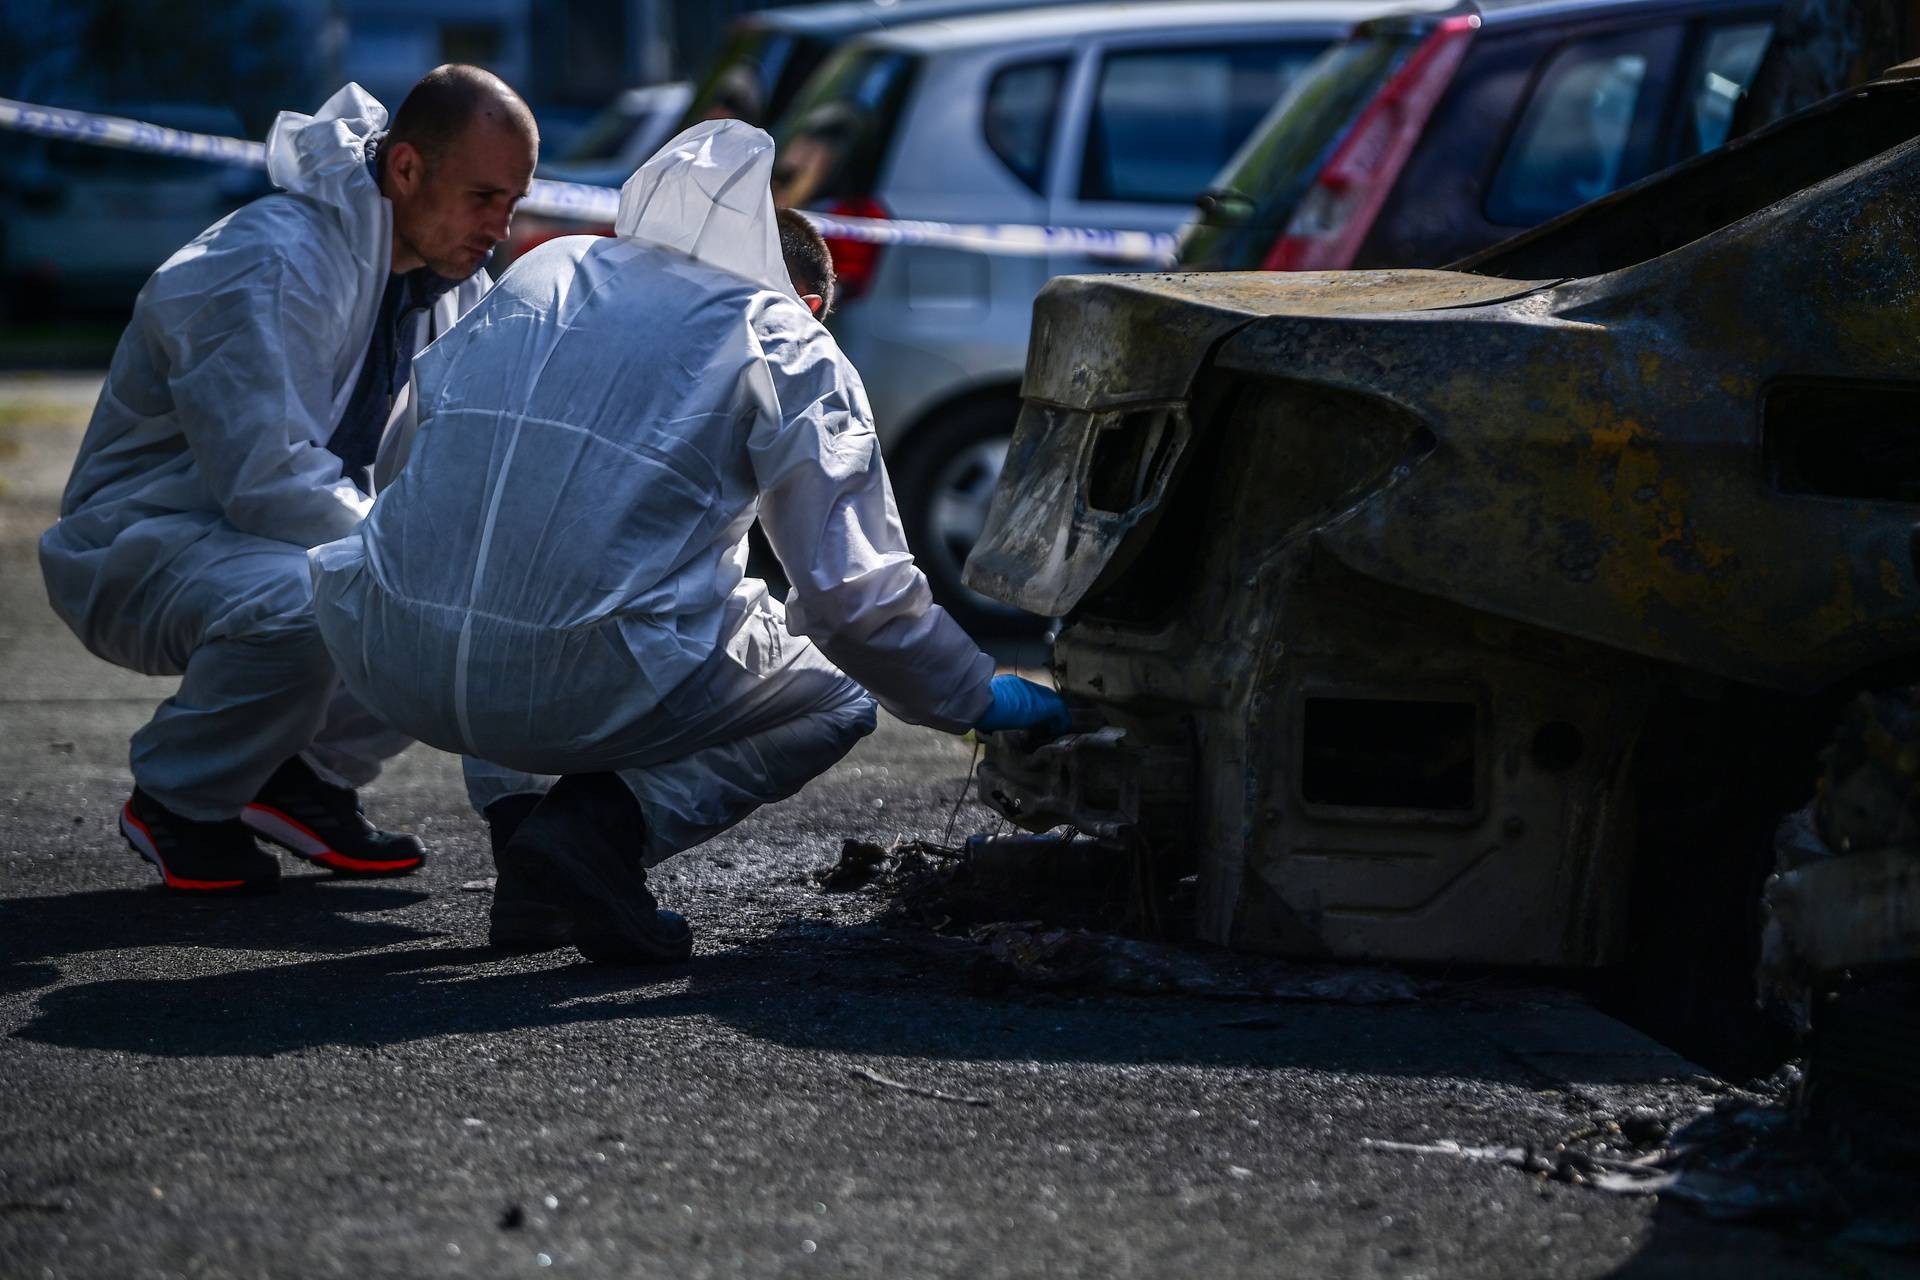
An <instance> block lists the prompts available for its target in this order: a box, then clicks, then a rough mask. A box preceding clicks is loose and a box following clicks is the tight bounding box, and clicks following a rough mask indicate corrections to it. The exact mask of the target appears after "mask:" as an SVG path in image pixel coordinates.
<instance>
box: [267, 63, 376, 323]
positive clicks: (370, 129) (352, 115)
mask: <svg viewBox="0 0 1920 1280" xmlns="http://www.w3.org/2000/svg"><path fill="white" fill-rule="evenodd" d="M386 127H387V109H386V108H385V107H383V106H381V105H380V103H379V102H378V101H376V100H375V99H374V97H373V95H372V94H370V93H368V92H367V91H366V90H365V89H362V88H361V87H360V86H359V85H357V84H353V83H348V84H346V85H345V86H343V87H342V88H341V89H340V90H339V91H338V92H336V93H335V94H334V95H333V96H332V97H331V98H328V99H327V100H326V102H324V103H323V104H321V107H320V110H319V111H317V112H316V113H314V114H313V115H305V114H303V113H301V112H298V111H282V112H281V113H280V114H279V115H278V116H275V117H274V121H273V128H272V129H271V130H269V131H268V133H267V177H268V178H269V179H270V180H271V181H272V182H273V185H274V186H276V187H279V188H280V189H281V190H282V191H289V192H292V193H293V194H294V195H297V196H306V197H307V198H308V199H310V200H317V201H319V202H320V203H321V204H324V205H328V206H330V207H332V208H334V209H337V210H339V211H340V212H341V213H342V214H343V215H345V219H346V221H347V223H348V225H349V227H350V229H351V232H352V234H350V235H349V237H348V242H349V244H350V245H351V246H352V249H353V253H354V257H355V259H356V261H358V262H360V264H361V265H362V266H363V267H368V266H378V267H379V268H380V269H381V271H382V272H385V271H386V270H388V269H390V266H391V263H392V253H393V219H392V217H391V216H390V215H389V214H388V213H387V210H386V207H385V202H384V200H383V199H382V198H381V195H380V188H379V185H378V184H377V183H375V182H374V179H373V174H372V172H371V171H370V170H369V169H368V167H367V147H368V144H369V143H370V142H372V140H373V138H374V136H375V135H376V134H379V133H381V132H383V131H384V130H385V129H386ZM382 283H383V284H384V281H383V282H382ZM374 303H375V305H376V306H377V305H378V303H379V295H378V294H377V293H376V294H375V295H374Z"/></svg>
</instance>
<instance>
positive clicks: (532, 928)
mask: <svg viewBox="0 0 1920 1280" xmlns="http://www.w3.org/2000/svg"><path fill="white" fill-rule="evenodd" d="M539 803H540V796H539V795H538V793H535V792H526V793H522V794H517V795H510V796H502V797H500V799H498V800H495V801H494V802H493V803H492V804H490V805H488V806H487V809H486V819H487V839H488V840H489V841H490V842H491V843H492V845H493V865H494V869H495V872H496V873H497V874H496V875H495V877H494V882H493V907H492V909H491V910H490V911H489V912H488V914H487V941H488V942H490V943H492V944H493V945H494V946H496V947H499V948H501V949H502V950H506V951H552V950H553V949H554V948H555V947H564V946H566V945H567V944H568V943H570V942H572V941H573V917H572V916H571V915H569V914H568V913H567V909H566V908H565V907H562V906H560V905H558V904H557V903H553V902H548V901H546V900H544V899H542V898H540V897H539V896H538V895H536V894H535V893H534V892H533V890H532V889H531V888H530V887H528V885H527V881H526V877H524V876H522V875H520V874H519V873H518V872H516V871H513V870H510V869H509V868H508V865H507V863H506V861H505V860H504V859H503V858H502V857H501V856H500V855H501V852H502V851H503V850H504V849H505V848H506V847H507V842H508V841H509V840H511V839H513V835H514V832H516V831H518V830H519V829H520V824H521V823H522V822H524V821H526V818H527V815H528V814H530V813H532V812H533V810H534V808H535V807H536V806H537V805H538V804H539Z"/></svg>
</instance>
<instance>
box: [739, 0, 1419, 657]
mask: <svg viewBox="0 0 1920 1280" xmlns="http://www.w3.org/2000/svg"><path fill="white" fill-rule="evenodd" d="M1448 3H1450V0H1429V3H1426V4H1420V3H1417V2H1416V3H1413V4H1412V5H1411V6H1410V4H1409V3H1408V0H1398V2H1397V3H1396V2H1394V0H1266V2H1257V0H1220V2H1215V3H1166V2H1161V3H1124V4H1110V5H1103V6H1099V7H1097V8H1096V7H1078V8H1067V7H1056V8H1043V9H1032V10H1025V11H1021V12H1018V13H1007V14H994V15H987V16H974V17H967V18H957V19H949V20H943V21H937V22H920V23H914V24H912V25H908V26H902V27H896V28H894V29H892V30H888V31H881V32H874V33H871V34H869V35H866V36H862V37H860V38H859V39H857V40H854V41H852V42H850V43H849V44H847V45H846V46H844V47H843V48H842V49H841V50H840V51H838V52H837V53H836V54H835V55H834V56H832V57H831V58H829V59H828V60H827V61H826V62H825V63H823V64H822V65H821V67H820V69H819V70H818V71H817V72H815V74H814V76H813V77H812V78H811V79H810V80H809V81H808V83H807V85H806V86H805V87H804V88H803V89H802V90H801V92H800V94H799V96H798V97H797V98H796V99H795V101H794V105H793V107H792V108H791V110H790V111H789V113H788V114H787V116H786V117H785V119H784V120H783V121H782V123H781V124H780V125H779V126H778V127H777V128H776V135H777V137H778V141H779V143H780V159H779V161H778V165H777V168H776V171H775V178H774V181H775V195H776V197H777V198H778V199H779V200H780V202H781V203H783V204H794V205H797V206H799V207H801V208H806V209H812V210H817V211H820V212H827V213H839V214H845V215H853V216H861V217H873V218H891V219H912V220H920V219H925V220H931V221H944V222H953V223H1011V224H1033V225H1053V226H1067V227H1086V228H1095V229H1126V230H1139V231H1154V232H1173V231H1175V230H1177V229H1178V228H1179V227H1180V226H1181V225H1182V224H1183V223H1185V222H1186V221H1187V220H1188V219H1189V217H1191V215H1192V213H1193V209H1194V200H1195V198H1196V197H1197V196H1199V195H1200V194H1201V192H1203V191H1204V190H1205V189H1206V188H1207V186H1208V184H1209V183H1210V181H1211V180H1212V179H1213V177H1214V176H1215V174H1216V173H1217V172H1218V171H1219V169H1220V168H1221V166H1222V165H1223V164H1224V163H1225V162H1226V161H1227V160H1228V159H1229V158H1230V157H1231V156H1232V155H1233V153H1234V152H1235V150H1236V149H1237V148H1238V147H1239V145H1240V143H1241V142H1242V140H1244V139H1245V137H1246V136H1247V134H1248V133H1249V132H1250V131H1251V130H1252V129H1253V127H1254V126H1255V125H1256V124H1258V123H1259V122H1260V120H1261V119H1262V118H1263V117H1264V116H1265V115H1266V114H1267V112H1268V111H1269V110H1270V109H1271V108H1272V107H1273V105H1274V104H1275V103H1276V102H1277V101H1278V100H1279V99H1280V98H1281V97H1282V96H1283V95H1284V94H1285V93H1286V91H1287V89H1288V86H1289V85H1290V84H1291V83H1292V82H1293V80H1294V78H1295V77H1296V76H1298V75H1299V73H1300V72H1301V71H1303V70H1304V69H1305V68H1306V67H1307V65H1308V64H1309V63H1311V62H1312V61H1313V60H1314V59H1315V58H1316V57H1317V56H1318V55H1319V54H1320V53H1321V52H1322V51H1323V50H1325V49H1326V48H1327V46H1328V45H1329V44H1331V43H1332V42H1333V41H1335V40H1337V39H1340V38H1342V37H1345V36H1346V35H1347V34H1348V33H1349V32H1350V31H1351V30H1352V28H1353V26H1354V25H1355V24H1356V23H1358V22H1361V21H1364V20H1366V19H1369V18H1375V17H1379V16H1381V15H1383V14H1386V13H1392V12H1400V11H1404V10H1406V9H1408V8H1409V7H1414V8H1435V9H1438V8H1443V7H1445V6H1446V4H1448ZM833 249H834V259H835V262H836V264H837V265H838V268H839V271H840V275H841V283H842V292H841V298H842V301H841V303H840V308H839V312H838V314H837V315H836V316H835V317H834V318H833V320H832V321H831V322H830V323H831V326H832V328H833V330H834V333H835V334H836V336H837V337H838V338H839V340H840V344H841V346H842V347H843V348H844V349H845V351H846V353H847V355H848V356H849V357H851V358H852V360H853V362H854V363H855V364H856V365H857V366H858V367H859V369H860V372H861V376H862V378H863V379H864V380H865V382H866V386H867V391H868V393H869V395H870V397H871V399H872V402H873V410H874V416H875V419H876V423H877V426H878V429H879V433H880V440H881V444H882V446H883V448H884V449H885V450H886V452H887V459H888V468H889V470H890V472H891V474H892V478H893V483H894V488H895V492H896V493H897V494H898V497H899V502H900V512H901V516H902V519H903V520H904V521H905V523H906V527H907V534H908V538H909V540H910V541H911V542H912V543H913V546H914V551H915V555H916V558H917V559H918V560H919V561H920V563H921V564H922V565H923V567H924V568H925V569H926V571H927V575H928V577H929V578H931V579H932V581H933V584H934V589H935V591H936V593H937V594H938V595H939V596H940V597H941V599H942V600H943V601H944V602H946V603H947V604H948V605H949V606H950V607H953V608H954V609H955V610H956V611H957V612H959V613H960V614H962V615H963V616H964V617H965V618H966V619H967V621H969V622H970V623H973V624H974V625H976V626H978V625H991V624H993V623H995V622H1004V621H1006V620H1008V619H1009V618H1010V617H1012V616H1013V615H1011V614H1010V612H1009V611H1008V610H1007V609H1006V608H1005V606H1002V605H998V604H996V603H994V602H991V601H988V600H986V599H985V598H984V597H981V596H978V595H975V594H974V593H973V592H971V591H969V590H968V589H967V588H965V587H964V586H962V585H961V582H960V571H961V568H962V567H963V566H964V565H965V563H966V558H967V553H968V551H969V550H970V549H971V548H972V545H973V542H974V540H975V539H976V538H977V537H978V535H979V532H980V528H981V526H982V523H983V522H984V520H985V518H986V510H987V500H988V497H989V495H990V494H991V493H992V491H993V486H994V482H995V480H996V479H997V478H998V477H999V473H1000V468H1001V464H1002V462H1003V460H1004V459H1005V456H1006V449H1007V442H1008V440H1009V438H1010V437H1011V435H1012V430H1013V422H1014V418H1015V416H1016V413H1017V411H1018V407H1019V386H1020V377H1021V373H1022V371H1023V370H1024V368H1025V365H1026V352H1027V330H1028V326H1029V322H1030V319H1031V313H1032V308H1033V300H1034V297H1035V296H1036V295H1037V294H1038V293H1039V292H1040V287H1041V286H1042V285H1043V284H1045V283H1046V281H1047V280H1048V279H1049V278H1050V277H1052V276H1055V275H1064V274H1081V273H1086V272H1092V271H1103V270H1126V269H1135V270H1138V269H1139V264H1138V263H1127V262H1117V261H1112V260H1104V261H1103V260H1100V259H1094V258H1089V257H1087V256H1084V255H1082V254H1069V253H1061V254H1054V255H1051V256H1045V257H1034V256H1016V255H1012V254H1006V253H995V252H986V251H974V250H970V249H953V248H944V247H926V246H917V245H915V246H891V247H885V248H876V247H875V246H872V245H868V244H862V243H854V242H851V241H846V240H836V241H835V242H834V243H833Z"/></svg>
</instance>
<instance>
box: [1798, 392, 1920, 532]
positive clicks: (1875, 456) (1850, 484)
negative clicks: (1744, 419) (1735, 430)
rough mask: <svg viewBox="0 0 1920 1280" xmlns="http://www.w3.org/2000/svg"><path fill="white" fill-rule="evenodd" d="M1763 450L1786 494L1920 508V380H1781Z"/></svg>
mask: <svg viewBox="0 0 1920 1280" xmlns="http://www.w3.org/2000/svg"><path fill="white" fill-rule="evenodd" d="M1760 452H1761V457H1762V460H1763V463H1764V465H1765V467H1766V469H1767V480H1768V482H1769V483H1770V484H1772V486H1773V487H1774V488H1775V489H1777V490H1778V491H1780V492H1781V493H1792V494H1807V495H1812V496H1816V497H1824V498H1851V499H1859V500H1865V501H1869V502H1911V503H1920V383H1863V382H1842V381H1838V380H1824V379H1812V378H1808V379H1795V380H1793V381H1791V382H1781V383H1776V384H1775V385H1773V386H1771V387H1769V388H1768V389H1767V393H1766V399H1765V401H1764V403H1763V405H1762V408H1761V415H1760Z"/></svg>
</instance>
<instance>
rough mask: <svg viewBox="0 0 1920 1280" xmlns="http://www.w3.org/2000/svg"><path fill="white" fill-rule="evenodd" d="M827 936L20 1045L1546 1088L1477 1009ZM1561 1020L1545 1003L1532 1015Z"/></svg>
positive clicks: (866, 934) (341, 982) (232, 978)
mask: <svg viewBox="0 0 1920 1280" xmlns="http://www.w3.org/2000/svg"><path fill="white" fill-rule="evenodd" d="M340 923H341V924H343V925H344V924H347V923H349V922H340ZM262 927H263V928H265V927H267V926H262ZM356 927H357V928H358V929H361V930H365V929H369V928H378V926H366V925H357V926H356ZM832 932H833V931H832V929H831V927H822V926H816V925H813V924H811V923H809V924H807V925H806V926H804V928H802V929H800V930H787V929H779V930H775V931H774V932H773V933H772V934H770V935H768V936H766V937H763V938H759V939H755V940H753V941H751V942H748V943H745V944H743V945H741V946H738V947H734V948H731V949H727V950H724V951H719V952H707V953H701V954H698V955H696V956H695V958H694V960H693V961H692V962H691V963H689V964H683V965H676V966H669V967H665V968H661V969H648V968H620V967H608V966H597V965H590V964H587V963H585V962H570V961H577V957H576V956H575V953H573V952H571V951H568V952H564V953H556V954H554V955H548V956H544V957H536V958H534V959H531V960H523V959H517V958H513V957H509V956H506V955H504V954H503V953H500V952H497V951H493V950H490V949H486V948H483V947H458V946H449V945H440V946H432V945H429V946H416V947H403V948H389V949H386V950H380V951H372V952H369V953H366V954H361V955H353V956H344V957H336V958H325V959H317V960H307V961H300V962H295V963H282V964H273V965H268V966H265V967H254V968H246V969H235V970H228V971H223V972H218V973H210V974H201V975H197V976H191V977H184V978H127V979H113V980H107V981H99V982H88V983H79V984H75V985H71V986H67V987H63V988H60V989H57V990H54V991H50V992H47V993H46V994H44V995H42V996H41V997H40V998H39V999H38V1001H37V1007H36V1008H35V1010H34V1011H33V1014H32V1016H31V1018H30V1020H28V1021H26V1022H25V1023H24V1024H23V1025H21V1026H20V1027H19V1028H18V1029H17V1030H15V1031H14V1032H13V1033H12V1034H13V1035H14V1036H15V1037H17V1038H20V1039H24V1040H29V1041H37V1042H41V1043H46V1044H52V1045H59V1046H62V1047H67V1048H80V1049H98V1050H120V1051H128V1052H136V1053H150V1054H159V1055H162V1056H169V1057H216V1056H226V1055H260V1054H279V1053H289V1052H298V1051H300V1050H304V1049H309V1048H314V1047H319V1046H326V1045H351V1046H359V1047H372V1046H380V1045H391V1044H400V1043H408V1042H413V1041H418V1040H424V1039H428V1038H431V1037H437V1036H445V1035H472V1034H479V1035H487V1034H495V1033H507V1032H514V1031H521V1030H528V1029H536V1028H552V1027H561V1026H569V1025H579V1024H591V1023H606V1024H610V1025H612V1024H618V1023H620V1022H623V1021H628V1020H647V1021H649V1022H653V1021H657V1020H683V1019H689V1018H698V1019H701V1020H711V1021H717V1022H720V1023H724V1024H726V1025H728V1026H731V1027H734V1028H736V1029H738V1030H739V1031H740V1032H742V1033H744V1034H745V1035H748V1036H750V1037H752V1038H754V1039H757V1040H760V1041H763V1042H766V1043H770V1044H780V1045H784V1046H789V1047H794V1048H800V1049H806V1050H813V1051H821V1052H837V1053H847V1054H860V1055H873V1054H878V1055H887V1056H902V1057H914V1058H923V1059H925V1058H931V1059H946V1060H953V1061H980V1062H992V1061H1018V1062H1026V1061H1050V1062H1100V1063H1122V1064H1141V1065H1145V1064H1172V1063H1181V1064H1199V1065H1208V1066H1231V1067H1255V1068H1278V1067H1294V1068H1313V1069H1319V1070H1328V1071H1368V1072H1385V1073H1389V1074H1398V1073H1419V1074H1435V1073H1439V1074H1448V1075H1453V1076H1456V1077H1464V1078H1473V1079H1478V1080H1482V1081H1488V1082H1504V1083H1512V1084H1517V1085H1523V1086H1529V1087H1537V1086H1538V1085H1539V1084H1540V1083H1541V1077H1540V1074H1539V1072H1538V1070H1537V1068H1536V1067H1533V1066H1530V1065H1529V1064H1528V1063H1527V1062H1526V1061H1524V1060H1522V1059H1520V1058H1517V1057H1515V1056H1514V1055H1512V1054H1508V1053H1504V1052H1502V1051H1501V1050H1500V1049H1499V1048H1498V1047H1496V1046H1495V1045H1492V1044H1490V1043H1489V1040H1488V1039H1487V1037H1486V1036H1485V1035H1484V1034H1477V1033H1476V1031H1475V1028H1476V1027H1477V1026H1479V1025H1480V1024H1479V1023H1478V1022H1477V1021H1476V1020H1477V1019H1486V1018H1488V1017H1490V1016H1494V1015H1491V1014H1489V1013H1488V1012H1487V1011H1484V1010H1478V1011H1476V1010H1475V1009H1474V1008H1473V1007H1472V1006H1471V1004H1470V1003H1469V1004H1465V1005H1463V1004H1462V1003H1460V1002H1459V1001H1455V1002H1453V1003H1451V1004H1447V1005H1444V1006H1443V1007H1438V1008H1427V1007H1425V1006H1423V1005H1422V1004H1421V1003H1418V1002H1402V1003H1397V1004H1393V1005H1385V1006H1380V1005H1376V1006H1367V1007H1356V1006H1337V1005H1329V1004H1325V1003H1312V1002H1302V1003H1273V1002H1257V1003H1255V1002H1245V1001H1233V1000H1221V999H1211V998H1204V997H1185V996H1182V997H1171V998H1168V997H1155V996H1144V997H1143V996H1128V995H1116V994H1109V993H1088V994H1085V995H1076V994H1072V993H1054V992H1035V991H1028V990H1015V991H1011V992H982V991H980V990H978V989H976V987H975V985H974V983H973V982H972V981H971V978H970V974H969V971H968V967H967V966H966V965H965V964H964V963H962V962H959V960H958V959H957V958H956V957H953V956H935V955H929V954H928V953H927V952H926V951H925V950H923V949H919V948H918V947H917V946H916V944H915V941H914V940H913V939H911V938H906V939H902V940H901V941H900V942H899V944H898V945H889V944H888V943H887V941H886V940H885V938H884V937H881V938H876V936H875V932H876V931H874V930H871V929H854V930H847V931H844V932H845V933H846V935H847V936H846V937H845V938H844V939H841V940H836V939H834V938H833V937H832V936H831V934H832ZM823 933H825V934H826V935H828V936H824V937H823V936H822V935H823ZM354 938H359V939H361V940H363V941H365V942H368V943H371V942H373V941H374V937H373V936H372V935H369V934H367V933H353V932H347V931H342V932H339V933H334V934H331V935H328V936H325V937H324V939H323V938H315V939H311V940H310V941H309V944H308V945H309V946H313V947H314V948H315V949H320V947H319V944H320V943H321V942H322V941H324V942H325V943H326V945H327V947H328V949H332V947H333V946H336V945H340V944H348V943H350V942H351V941H352V940H353V939H354ZM150 940H151V939H150ZM389 940H390V939H386V938H381V939H380V941H389ZM108 945H113V944H108ZM1563 1014H1564V1011H1558V1012H1556V1011H1555V1010H1553V1009H1550V1008H1544V1009H1538V1010H1535V1012H1534V1015H1533V1016H1539V1017H1546V1018H1551V1017H1554V1016H1562V1015H1563ZM1498 1016H1501V1017H1511V1016H1512V1015H1511V1012H1508V1013H1502V1014H1500V1015H1498Z"/></svg>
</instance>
